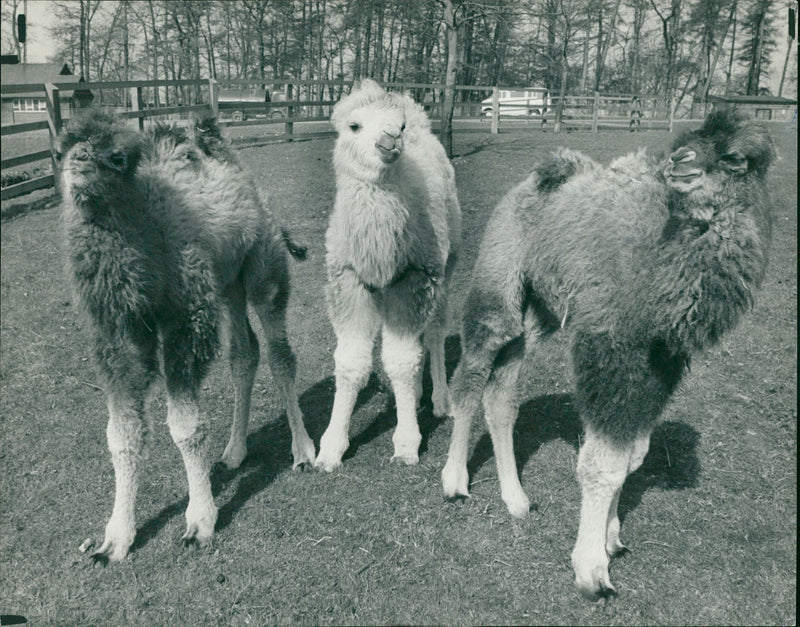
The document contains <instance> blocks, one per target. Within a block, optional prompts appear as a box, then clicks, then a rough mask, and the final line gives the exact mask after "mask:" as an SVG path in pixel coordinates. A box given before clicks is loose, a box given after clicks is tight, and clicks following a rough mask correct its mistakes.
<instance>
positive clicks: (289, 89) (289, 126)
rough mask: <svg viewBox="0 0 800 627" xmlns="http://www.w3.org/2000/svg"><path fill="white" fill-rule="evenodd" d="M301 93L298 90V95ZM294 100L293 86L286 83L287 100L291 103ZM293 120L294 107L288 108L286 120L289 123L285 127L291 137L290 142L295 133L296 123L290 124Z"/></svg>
mask: <svg viewBox="0 0 800 627" xmlns="http://www.w3.org/2000/svg"><path fill="white" fill-rule="evenodd" d="M299 91H300V90H299V88H298V93H299ZM292 98H293V95H292V84H291V83H286V100H288V101H289V102H291V101H292ZM292 118H294V107H292V106H289V107H286V120H287V122H286V125H285V133H286V134H287V135H289V137H290V139H289V141H291V136H292V134H293V133H294V123H293V122H289V120H291V119H292Z"/></svg>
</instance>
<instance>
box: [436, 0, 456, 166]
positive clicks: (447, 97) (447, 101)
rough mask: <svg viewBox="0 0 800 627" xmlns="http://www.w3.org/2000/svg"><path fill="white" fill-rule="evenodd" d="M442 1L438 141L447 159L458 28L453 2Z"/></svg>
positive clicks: (451, 141)
mask: <svg viewBox="0 0 800 627" xmlns="http://www.w3.org/2000/svg"><path fill="white" fill-rule="evenodd" d="M443 1H444V27H445V37H446V39H447V69H446V71H445V79H444V102H443V103H442V130H441V135H440V139H441V142H442V145H443V146H444V149H445V152H446V153H447V156H448V157H451V158H452V156H453V109H454V108H455V103H456V72H457V63H456V61H457V59H458V28H457V25H456V14H455V7H454V6H453V0H443Z"/></svg>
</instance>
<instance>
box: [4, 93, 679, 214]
mask: <svg viewBox="0 0 800 627" xmlns="http://www.w3.org/2000/svg"><path fill="white" fill-rule="evenodd" d="M236 84H238V85H240V86H258V87H260V88H261V89H264V88H266V87H269V88H271V89H270V90H269V92H268V93H269V94H270V99H269V100H267V101H264V102H255V101H251V102H226V101H220V100H219V85H218V83H217V82H216V81H215V80H214V79H196V80H177V81H170V80H152V81H117V82H98V83H82V84H81V90H89V91H91V92H92V94H94V95H95V99H96V101H98V102H99V104H101V105H102V106H109V101H110V102H111V104H112V105H113V103H114V102H116V104H117V106H116V107H115V109H117V110H118V113H119V115H120V116H121V117H123V118H129V119H136V120H137V122H138V127H139V129H140V130H141V129H144V124H145V120H148V119H150V120H152V118H164V117H165V116H167V117H170V118H172V119H175V118H178V119H181V118H185V117H186V116H187V115H188V114H190V113H193V112H209V113H210V114H212V115H214V116H216V117H217V118H218V119H219V120H220V123H221V124H223V125H229V126H244V125H252V124H279V125H282V126H283V129H282V130H283V132H282V133H278V134H276V135H275V136H274V139H276V140H281V139H285V140H289V141H291V140H292V139H294V138H300V137H302V138H309V137H321V136H326V135H331V134H332V129H330V128H327V129H325V130H324V131H319V130H318V129H317V130H316V132H314V131H313V129H312V131H311V132H302V133H296V129H295V124H297V123H304V122H326V121H328V120H329V119H330V115H331V112H332V109H333V107H334V105H335V104H336V103H337V102H338V100H339V99H340V98H341V96H342V94H343V93H345V90H346V89H348V88H349V86H350V85H351V84H352V82H345V81H344V80H337V81H323V80H316V81H311V80H307V81H301V80H294V79H282V80H275V81H272V82H264V81H256V80H244V81H238V82H237V83H236ZM385 87H386V88H387V89H389V90H394V91H407V92H409V93H411V94H412V96H413V97H414V99H415V100H417V101H418V102H420V103H421V104H422V105H423V106H424V107H425V109H426V111H427V112H428V114H429V115H430V116H431V118H432V119H433V120H434V127H436V126H437V125H438V118H439V117H440V116H441V106H442V101H443V92H444V87H445V86H444V85H443V84H429V83H388V84H386V85H385ZM62 89H63V90H70V91H71V90H74V89H75V83H54V84H34V85H31V84H25V85H4V86H3V87H2V90H1V93H2V96H3V97H7V96H11V95H13V94H15V93H23V92H33V91H39V92H41V93H42V94H44V97H45V100H46V105H47V119H46V120H40V121H36V122H27V123H21V124H10V125H3V126H2V127H0V137H1V138H3V139H4V140H5V138H8V137H10V136H12V135H18V134H22V133H33V132H39V133H40V134H41V131H43V130H47V131H48V137H49V148H47V149H42V150H36V151H33V152H29V153H26V154H22V155H18V156H14V157H10V158H8V159H3V160H2V163H0V170H2V171H4V172H5V171H7V170H8V169H10V168H14V167H18V166H21V165H26V164H29V163H35V162H41V161H46V160H49V161H50V167H49V170H50V172H49V173H48V174H46V175H44V176H39V177H37V178H34V179H31V180H26V181H23V182H19V183H16V184H13V185H8V186H6V187H4V188H3V189H2V190H0V199H2V200H6V199H9V198H14V197H16V196H20V195H22V194H27V193H29V192H32V191H34V190H37V189H43V188H47V187H53V186H57V185H58V177H57V175H56V172H57V163H56V151H55V141H56V138H57V136H58V134H59V132H60V131H61V128H62V125H63V122H64V121H63V120H62V118H61V111H62V109H61V98H60V90H62ZM500 89H502V88H498V87H493V86H485V85H483V86H481V85H457V86H456V92H457V97H456V104H455V111H454V116H453V119H454V120H455V121H457V122H459V125H458V126H457V130H458V132H462V131H466V130H472V131H478V132H490V133H498V132H500V128H501V126H503V127H505V126H508V127H509V128H512V129H513V128H518V127H519V125H520V124H524V125H528V124H532V123H533V124H535V123H538V124H540V125H541V126H543V127H545V126H547V125H548V124H550V123H551V122H552V125H553V128H554V130H556V131H558V130H560V129H562V128H566V127H570V128H589V129H591V130H592V131H594V132H597V130H598V129H599V128H625V129H627V128H628V125H629V123H630V103H631V97H629V96H628V97H624V96H608V95H601V94H599V93H595V94H594V95H592V96H569V97H567V98H565V100H564V107H563V109H562V112H561V113H562V115H561V116H560V119H559V120H556V116H555V113H556V111H557V107H558V104H559V103H558V99H554V100H553V101H552V102H550V103H549V104H548V105H547V106H544V107H539V108H537V109H536V110H535V111H533V110H532V111H531V112H530V113H525V114H524V115H519V110H518V106H515V105H509V106H507V105H505V104H504V103H502V102H501V101H500V98H499V97H498V93H499V91H500ZM108 92H112V93H113V95H114V97H113V98H112V97H107V98H104V97H103V95H104V94H108ZM639 98H640V101H641V103H642V107H641V111H642V116H641V121H640V124H641V128H649V129H654V128H662V129H669V130H672V117H673V112H671V111H670V112H669V113H667V112H666V109H665V107H664V106H663V104H661V105H660V103H659V100H658V99H657V98H655V97H651V96H640V97H639ZM662 102H663V101H662ZM306 128H312V125H309V127H306Z"/></svg>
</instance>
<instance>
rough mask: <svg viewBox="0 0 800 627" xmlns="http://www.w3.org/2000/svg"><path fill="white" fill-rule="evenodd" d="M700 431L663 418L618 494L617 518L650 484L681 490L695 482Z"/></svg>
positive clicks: (697, 468) (652, 486) (636, 505)
mask: <svg viewBox="0 0 800 627" xmlns="http://www.w3.org/2000/svg"><path fill="white" fill-rule="evenodd" d="M699 442H700V433H699V432H698V431H697V429H695V428H694V427H691V426H689V425H687V424H685V423H683V422H675V421H668V422H662V423H661V424H659V425H658V426H657V427H656V428H655V429H654V430H653V434H652V435H651V436H650V450H649V451H648V452H647V457H645V458H644V462H643V463H642V465H641V467H640V468H639V470H637V471H636V472H634V473H632V474H631V475H630V476H629V477H628V479H627V480H626V481H625V485H624V487H623V488H622V494H621V495H620V497H619V508H618V513H619V519H620V521H623V520H625V516H626V514H627V513H628V512H630V511H632V510H634V509H636V507H638V505H639V503H641V501H642V495H643V494H644V493H645V492H647V491H648V490H649V489H651V488H661V489H665V490H684V489H686V488H694V487H696V486H697V479H698V477H699V476H700V472H701V471H702V467H701V465H700V460H699V459H698V457H697V445H698V444H699Z"/></svg>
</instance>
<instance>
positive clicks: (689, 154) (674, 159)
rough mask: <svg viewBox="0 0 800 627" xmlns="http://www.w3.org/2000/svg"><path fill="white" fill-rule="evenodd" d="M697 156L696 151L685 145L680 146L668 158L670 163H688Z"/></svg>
mask: <svg viewBox="0 0 800 627" xmlns="http://www.w3.org/2000/svg"><path fill="white" fill-rule="evenodd" d="M696 158H697V153H696V152H695V151H694V150H691V149H689V148H687V147H685V146H684V147H682V148H679V149H678V150H676V151H675V152H673V153H672V154H671V155H670V157H669V160H670V162H671V163H689V162H691V161H694V160H695V159H696Z"/></svg>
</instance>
